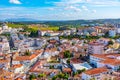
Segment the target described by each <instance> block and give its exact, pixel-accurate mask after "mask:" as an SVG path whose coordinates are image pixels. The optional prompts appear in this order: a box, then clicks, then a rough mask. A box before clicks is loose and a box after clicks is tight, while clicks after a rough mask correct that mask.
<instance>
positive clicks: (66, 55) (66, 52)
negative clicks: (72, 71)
mask: <svg viewBox="0 0 120 80" xmlns="http://www.w3.org/2000/svg"><path fill="white" fill-rule="evenodd" d="M64 57H65V58H70V57H71V53H70V51H69V50H67V51H65V52H64Z"/></svg>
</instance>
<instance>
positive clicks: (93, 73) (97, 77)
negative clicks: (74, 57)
mask: <svg viewBox="0 0 120 80" xmlns="http://www.w3.org/2000/svg"><path fill="white" fill-rule="evenodd" d="M109 73H110V71H109V70H108V69H106V68H104V67H102V68H95V69H91V70H87V71H85V72H83V73H82V80H92V79H94V80H101V76H102V75H103V74H109Z"/></svg>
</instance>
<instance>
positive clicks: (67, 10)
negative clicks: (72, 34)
mask: <svg viewBox="0 0 120 80" xmlns="http://www.w3.org/2000/svg"><path fill="white" fill-rule="evenodd" d="M8 18H32V19H38V20H76V19H103V18H120V0H0V20H1V19H8Z"/></svg>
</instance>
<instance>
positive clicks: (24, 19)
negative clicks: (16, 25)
mask: <svg viewBox="0 0 120 80" xmlns="http://www.w3.org/2000/svg"><path fill="white" fill-rule="evenodd" d="M4 21H8V22H21V21H23V22H24V21H38V20H36V19H31V18H11V19H5V20H4Z"/></svg>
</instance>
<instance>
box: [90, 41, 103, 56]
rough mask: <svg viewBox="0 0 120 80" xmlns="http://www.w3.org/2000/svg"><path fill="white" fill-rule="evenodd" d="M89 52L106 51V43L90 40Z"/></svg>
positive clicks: (99, 52)
mask: <svg viewBox="0 0 120 80" xmlns="http://www.w3.org/2000/svg"><path fill="white" fill-rule="evenodd" d="M88 53H89V54H102V53H104V45H103V44H101V43H98V42H90V43H89V45H88Z"/></svg>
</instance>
